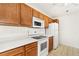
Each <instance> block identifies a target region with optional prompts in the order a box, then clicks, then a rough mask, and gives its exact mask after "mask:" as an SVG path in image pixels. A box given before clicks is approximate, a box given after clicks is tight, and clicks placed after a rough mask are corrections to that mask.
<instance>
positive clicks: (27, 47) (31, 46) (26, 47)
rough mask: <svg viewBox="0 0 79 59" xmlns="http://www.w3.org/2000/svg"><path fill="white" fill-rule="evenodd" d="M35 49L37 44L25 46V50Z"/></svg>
mask: <svg viewBox="0 0 79 59" xmlns="http://www.w3.org/2000/svg"><path fill="white" fill-rule="evenodd" d="M33 47H37V42H34V43H31V44H28V45H26V46H25V50H28V49H31V48H33Z"/></svg>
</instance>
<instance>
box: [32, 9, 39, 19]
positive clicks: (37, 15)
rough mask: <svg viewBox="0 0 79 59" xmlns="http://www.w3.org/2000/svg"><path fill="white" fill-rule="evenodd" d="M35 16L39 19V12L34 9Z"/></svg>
mask: <svg viewBox="0 0 79 59" xmlns="http://www.w3.org/2000/svg"><path fill="white" fill-rule="evenodd" d="M33 16H34V17H37V18H39V12H38V11H37V10H35V9H33Z"/></svg>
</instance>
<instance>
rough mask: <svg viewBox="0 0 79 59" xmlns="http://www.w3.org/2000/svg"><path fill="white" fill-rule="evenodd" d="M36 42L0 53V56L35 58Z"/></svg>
mask: <svg viewBox="0 0 79 59" xmlns="http://www.w3.org/2000/svg"><path fill="white" fill-rule="evenodd" d="M37 54H38V53H37V42H34V43H30V44H27V45H24V46H22V47H18V48H14V49H11V50H8V51H5V52H2V53H0V56H37Z"/></svg>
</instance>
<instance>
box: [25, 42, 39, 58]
mask: <svg viewBox="0 0 79 59" xmlns="http://www.w3.org/2000/svg"><path fill="white" fill-rule="evenodd" d="M37 51H38V50H37V42H34V43H31V44H28V45H26V46H25V53H26V56H37V53H38V52H37Z"/></svg>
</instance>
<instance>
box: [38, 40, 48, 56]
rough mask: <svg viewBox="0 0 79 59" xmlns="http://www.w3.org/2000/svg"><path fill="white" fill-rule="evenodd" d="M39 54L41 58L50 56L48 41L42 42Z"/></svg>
mask: <svg viewBox="0 0 79 59" xmlns="http://www.w3.org/2000/svg"><path fill="white" fill-rule="evenodd" d="M39 53H40V56H46V55H48V41H47V40H44V41H43V40H41V42H40V46H39Z"/></svg>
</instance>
